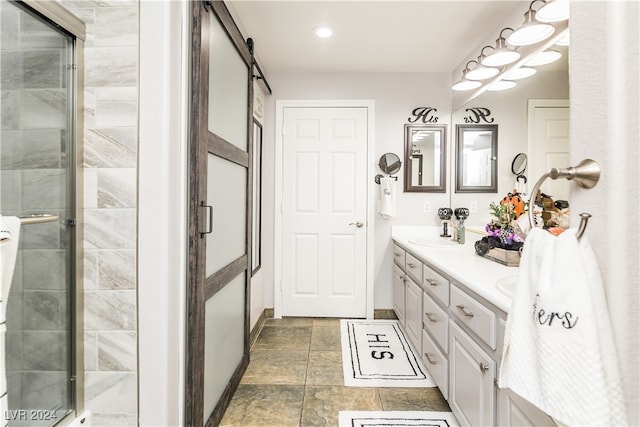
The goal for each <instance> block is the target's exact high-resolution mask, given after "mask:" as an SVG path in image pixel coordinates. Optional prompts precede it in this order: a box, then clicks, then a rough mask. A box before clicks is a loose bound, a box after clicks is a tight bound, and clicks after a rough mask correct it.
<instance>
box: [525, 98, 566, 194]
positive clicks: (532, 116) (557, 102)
mask: <svg viewBox="0 0 640 427" xmlns="http://www.w3.org/2000/svg"><path fill="white" fill-rule="evenodd" d="M563 107H566V108H570V106H569V100H568V99H530V100H529V101H528V104H527V128H528V143H527V170H528V175H529V176H528V185H530V186H531V187H533V184H535V182H536V181H537V180H538V178H540V177H539V176H532V174H535V170H536V169H535V162H536V159H535V157H536V156H535V154H534V153H535V149H536V145H535V124H536V108H563ZM569 114H571V111H569ZM569 141H571V129H569ZM569 156H571V153H569Z"/></svg>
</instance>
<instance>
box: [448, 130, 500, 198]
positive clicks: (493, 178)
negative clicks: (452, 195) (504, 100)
mask: <svg viewBox="0 0 640 427" xmlns="http://www.w3.org/2000/svg"><path fill="white" fill-rule="evenodd" d="M497 164H498V125H480V124H474V125H456V193H497V192H498V170H497Z"/></svg>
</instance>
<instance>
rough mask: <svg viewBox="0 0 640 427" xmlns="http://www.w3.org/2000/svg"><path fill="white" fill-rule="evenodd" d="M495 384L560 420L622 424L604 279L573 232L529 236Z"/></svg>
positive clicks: (540, 232) (535, 231) (585, 243)
mask: <svg viewBox="0 0 640 427" xmlns="http://www.w3.org/2000/svg"><path fill="white" fill-rule="evenodd" d="M498 384H499V386H500V387H505V388H506V387H508V388H510V389H512V390H513V391H514V392H515V393H517V394H519V395H520V396H522V397H523V398H525V399H526V400H528V401H530V402H532V403H533V404H534V405H536V406H537V407H538V408H540V409H541V410H543V411H544V412H546V413H547V414H549V415H550V416H552V417H553V418H555V419H556V420H558V421H560V422H561V423H563V424H567V425H570V426H574V425H580V426H587V425H594V426H595V425H597V426H605V425H606V426H622V425H626V416H625V408H624V399H623V394H622V387H621V382H620V373H619V368H618V364H617V357H616V352H615V347H614V342H613V334H612V330H611V322H610V318H609V312H608V309H607V304H606V299H605V293H604V288H603V282H602V278H601V276H600V272H599V270H598V266H597V263H596V258H595V256H594V254H593V251H592V249H591V247H590V246H589V243H588V241H587V236H586V235H585V236H583V237H582V239H581V240H580V241H578V240H577V239H576V230H575V229H570V230H567V231H565V232H564V233H562V234H561V235H559V236H558V237H555V236H553V235H551V234H550V233H548V232H547V231H544V230H542V229H538V228H534V229H533V230H531V232H530V233H529V235H528V237H527V240H526V242H525V245H524V250H523V253H522V259H521V261H520V270H519V277H518V284H517V287H516V290H515V294H514V297H513V301H512V304H511V309H510V311H509V316H508V318H507V328H506V333H505V340H504V350H503V357H502V364H501V366H500V375H499V379H498Z"/></svg>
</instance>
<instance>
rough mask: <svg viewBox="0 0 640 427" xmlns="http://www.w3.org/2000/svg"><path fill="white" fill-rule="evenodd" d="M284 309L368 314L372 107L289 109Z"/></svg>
mask: <svg viewBox="0 0 640 427" xmlns="http://www.w3.org/2000/svg"><path fill="white" fill-rule="evenodd" d="M282 129H283V148H282V155H283V169H282V224H283V225H282V281H281V292H282V315H283V316H310V317H366V314H367V278H366V272H367V233H366V228H367V140H368V136H367V132H368V125H367V109H366V108H364V107H363V108H342V107H340V108H308V107H287V108H284V114H283V128H282Z"/></svg>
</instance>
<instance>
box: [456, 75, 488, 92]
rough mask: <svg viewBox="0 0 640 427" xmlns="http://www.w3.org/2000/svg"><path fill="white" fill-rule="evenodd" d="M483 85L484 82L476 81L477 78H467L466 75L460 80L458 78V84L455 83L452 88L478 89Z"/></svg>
mask: <svg viewBox="0 0 640 427" xmlns="http://www.w3.org/2000/svg"><path fill="white" fill-rule="evenodd" d="M481 85H482V83H480V82H478V81H475V80H467V79H465V78H464V77H463V78H462V79H460V80H458V82H457V83H456V84H454V85H453V86H451V89H453V90H455V91H459V92H461V91H465V90H472V89H476V88H479V87H480V86H481Z"/></svg>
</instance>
